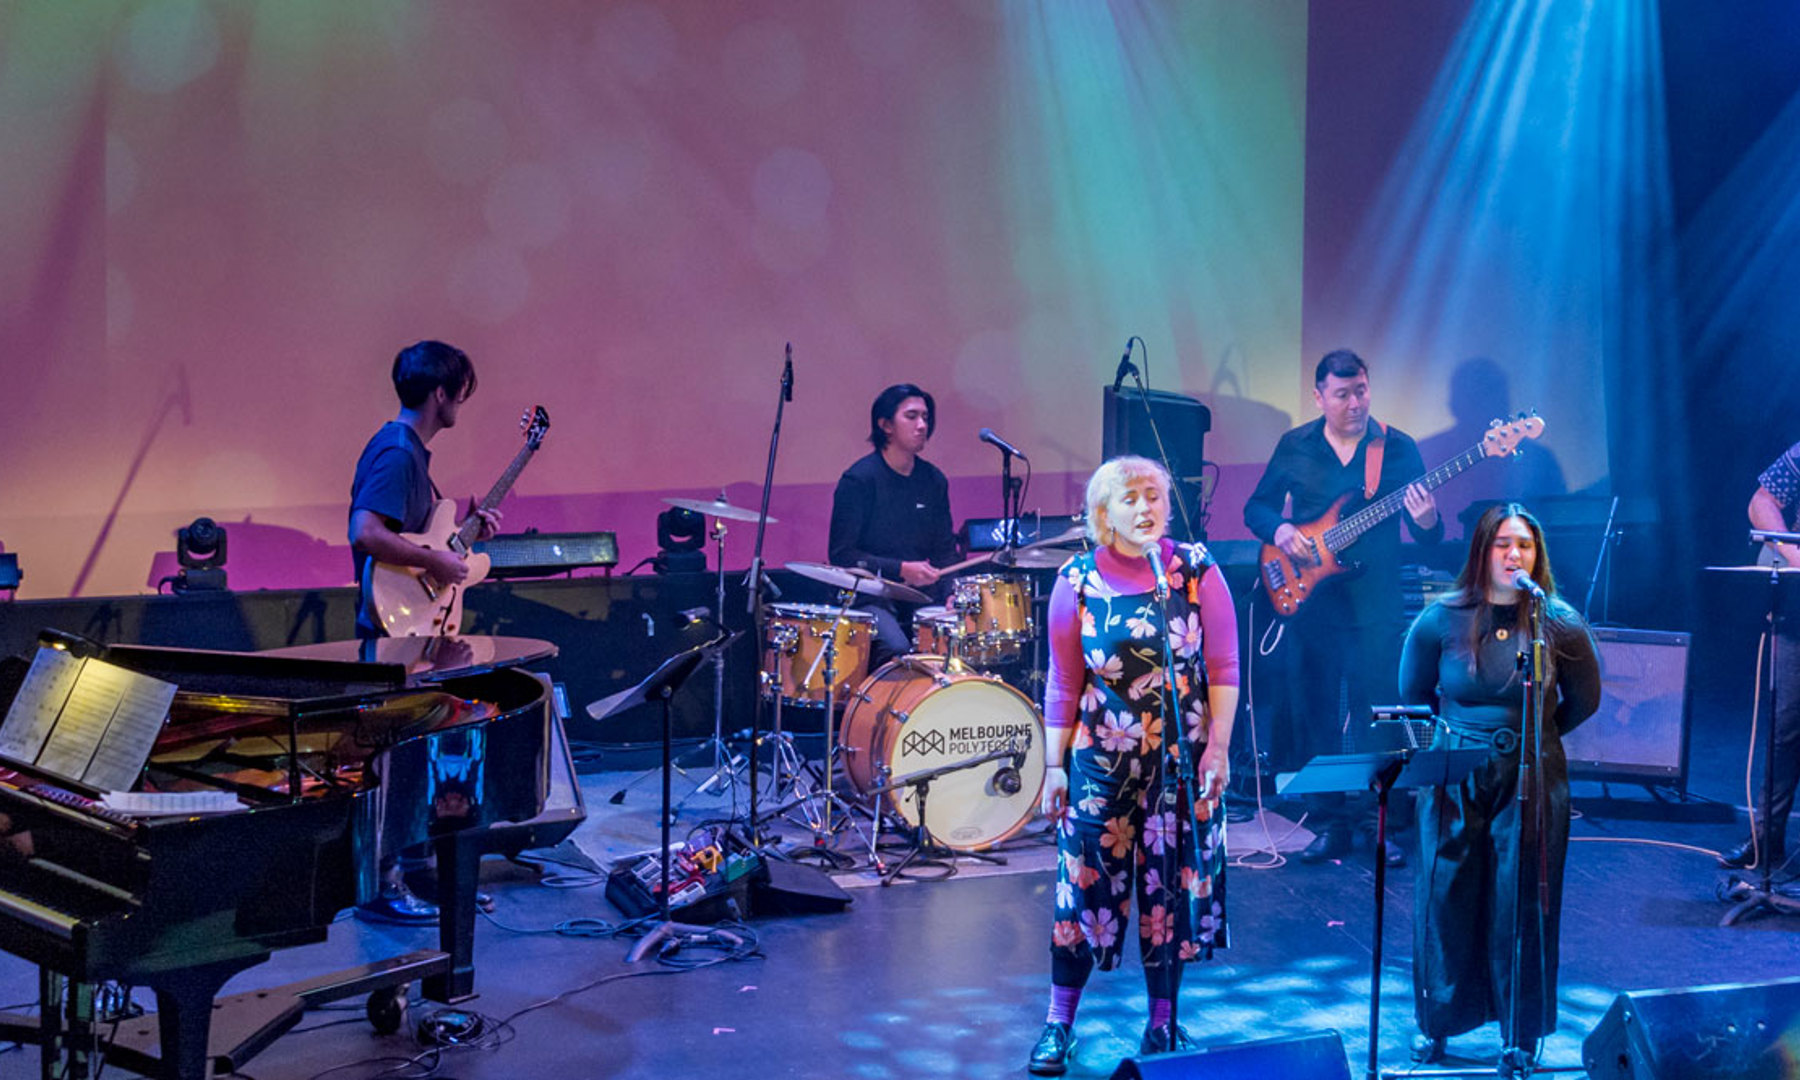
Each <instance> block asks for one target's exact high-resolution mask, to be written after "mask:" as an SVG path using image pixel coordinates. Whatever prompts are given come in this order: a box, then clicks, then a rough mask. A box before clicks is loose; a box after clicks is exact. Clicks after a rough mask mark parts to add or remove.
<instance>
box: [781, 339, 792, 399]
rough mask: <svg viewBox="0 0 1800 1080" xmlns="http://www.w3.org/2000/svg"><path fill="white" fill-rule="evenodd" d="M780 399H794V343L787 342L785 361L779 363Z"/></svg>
mask: <svg viewBox="0 0 1800 1080" xmlns="http://www.w3.org/2000/svg"><path fill="white" fill-rule="evenodd" d="M781 400H783V401H792V400H794V343H793V342H791V341H790V342H788V345H787V362H786V363H784V364H782V365H781Z"/></svg>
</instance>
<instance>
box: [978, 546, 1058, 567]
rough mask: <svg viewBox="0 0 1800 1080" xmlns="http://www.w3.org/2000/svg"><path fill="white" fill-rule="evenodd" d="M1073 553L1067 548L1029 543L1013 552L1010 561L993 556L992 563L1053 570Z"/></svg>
mask: <svg viewBox="0 0 1800 1080" xmlns="http://www.w3.org/2000/svg"><path fill="white" fill-rule="evenodd" d="M1074 554H1075V553H1074V552H1073V551H1070V550H1069V549H1067V548H1060V547H1051V546H1049V545H1045V546H1043V547H1039V546H1038V545H1036V544H1029V545H1027V546H1025V547H1022V548H1020V549H1019V550H1018V551H1017V552H1015V553H1014V554H1013V556H1012V559H1011V560H1010V561H1009V560H1007V559H1005V558H1003V557H997V558H995V559H994V565H996V566H1016V567H1018V568H1019V569H1021V570H1055V569H1057V568H1058V567H1060V566H1062V564H1063V563H1066V562H1068V561H1069V559H1070V558H1072V557H1073V556H1074Z"/></svg>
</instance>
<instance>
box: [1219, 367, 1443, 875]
mask: <svg viewBox="0 0 1800 1080" xmlns="http://www.w3.org/2000/svg"><path fill="white" fill-rule="evenodd" d="M1313 400H1314V401H1315V402H1317V404H1318V406H1319V409H1320V411H1321V412H1322V413H1323V414H1324V415H1323V416H1321V417H1320V418H1319V419H1317V420H1314V421H1312V422H1310V423H1307V424H1302V425H1300V426H1299V427H1297V428H1294V429H1293V430H1292V431H1289V432H1288V433H1287V434H1286V435H1283V436H1282V437H1281V441H1280V442H1279V443H1278V444H1277V445H1276V447H1275V453H1274V455H1273V456H1272V457H1271V458H1270V459H1269V465H1268V468H1267V469H1266V470H1264V472H1263V476H1262V479H1261V481H1259V482H1258V483H1257V485H1256V490H1255V492H1253V493H1252V494H1251V496H1250V500H1249V502H1248V503H1246V504H1245V506H1244V524H1246V525H1248V526H1249V528H1250V531H1251V532H1253V533H1255V534H1256V536H1257V537H1258V538H1259V539H1261V540H1262V541H1263V543H1265V544H1273V545H1274V546H1276V547H1278V548H1281V549H1282V551H1283V552H1285V553H1286V554H1288V555H1289V556H1290V557H1292V558H1294V559H1296V560H1300V559H1303V558H1305V557H1306V556H1307V551H1306V548H1305V541H1304V538H1303V537H1301V535H1300V532H1299V530H1298V529H1297V528H1296V525H1297V524H1308V523H1311V522H1313V521H1314V520H1315V519H1317V518H1319V517H1320V516H1321V515H1324V514H1325V513H1326V512H1327V511H1329V510H1330V509H1331V507H1332V506H1333V504H1334V503H1336V501H1337V500H1338V499H1339V498H1341V497H1343V496H1345V495H1346V494H1350V495H1352V499H1351V502H1350V509H1354V508H1355V507H1356V506H1358V505H1362V504H1365V503H1368V502H1373V501H1375V500H1377V499H1380V498H1382V497H1383V496H1385V495H1388V494H1391V493H1393V492H1395V491H1401V490H1403V489H1404V495H1403V500H1404V513H1400V514H1396V515H1395V516H1393V517H1390V518H1387V519H1386V520H1384V521H1382V522H1380V523H1379V524H1376V525H1375V526H1374V527H1373V528H1371V529H1369V530H1368V532H1366V533H1364V534H1363V535H1362V536H1361V537H1360V538H1359V539H1357V540H1356V542H1355V543H1353V544H1351V545H1349V546H1348V547H1346V548H1344V550H1343V551H1342V552H1341V553H1340V555H1339V557H1340V558H1341V559H1342V560H1343V561H1345V562H1355V563H1358V564H1360V565H1361V566H1362V568H1363V569H1362V573H1360V574H1358V575H1354V576H1351V575H1345V576H1341V577H1338V578H1337V579H1335V580H1331V581H1327V582H1321V583H1320V584H1321V587H1320V588H1319V590H1318V592H1317V594H1316V595H1311V596H1309V597H1308V599H1307V601H1306V603H1305V604H1304V605H1303V606H1302V607H1300V608H1299V610H1298V611H1296V612H1295V613H1294V615H1293V617H1292V618H1291V619H1290V620H1289V621H1288V623H1287V627H1286V633H1287V634H1288V635H1289V637H1288V640H1289V641H1290V643H1291V645H1292V650H1293V651H1292V660H1293V664H1294V685H1295V686H1297V687H1298V693H1297V700H1295V701H1293V702H1292V706H1293V707H1292V708H1290V709H1289V711H1288V724H1287V726H1286V728H1285V730H1284V729H1282V728H1281V727H1278V729H1277V731H1276V738H1275V754H1276V757H1277V761H1276V766H1277V768H1281V769H1293V768H1298V767H1299V766H1300V765H1302V764H1304V763H1305V762H1306V761H1307V760H1308V759H1310V758H1312V757H1313V756H1315V755H1318V754H1335V753H1341V752H1343V749H1344V742H1345V740H1344V735H1345V734H1346V733H1348V735H1349V737H1350V738H1349V743H1350V744H1351V745H1352V746H1358V747H1361V746H1366V745H1367V742H1366V738H1365V735H1366V732H1367V729H1368V724H1369V706H1370V705H1371V704H1373V703H1374V702H1373V701H1372V697H1373V696H1375V695H1382V694H1384V692H1385V691H1387V690H1388V689H1389V688H1391V687H1392V686H1393V684H1394V679H1395V676H1396V673H1397V672H1398V671H1399V667H1400V641H1401V637H1402V635H1403V634H1404V632H1405V630H1406V626H1405V623H1404V620H1403V607H1402V601H1401V596H1400V518H1405V519H1406V523H1407V528H1408V529H1409V530H1411V532H1412V534H1413V537H1414V538H1415V539H1417V540H1419V541H1420V542H1422V543H1436V542H1437V541H1438V540H1441V539H1442V538H1443V535H1444V524H1443V522H1442V521H1441V520H1440V519H1439V515H1438V512H1437V504H1436V502H1435V501H1433V499H1432V497H1431V493H1430V492H1429V491H1428V490H1426V488H1425V487H1424V486H1422V485H1419V484H1411V485H1410V486H1408V485H1409V483H1410V482H1411V481H1412V480H1413V479H1415V478H1417V477H1419V476H1421V475H1422V474H1423V473H1424V472H1425V464H1424V462H1423V460H1422V459H1421V458H1420V456H1419V447H1418V444H1417V443H1416V442H1414V441H1413V439H1412V436H1410V435H1407V434H1406V433H1405V432H1403V431H1400V430H1399V429H1397V428H1394V427H1389V426H1387V425H1384V424H1381V423H1379V422H1378V421H1375V420H1374V419H1372V418H1371V417H1370V415H1369V367H1368V365H1367V364H1366V363H1364V362H1363V359H1362V357H1360V356H1358V355H1356V354H1355V353H1353V352H1351V351H1350V350H1348V349H1338V350H1336V351H1334V352H1330V353H1327V354H1325V357H1324V358H1323V359H1322V360H1320V361H1319V364H1318V367H1317V368H1316V369H1315V370H1314V373H1313ZM1371 488H1372V490H1371ZM1290 500H1291V505H1290ZM1346 702H1347V707H1346ZM1307 814H1308V819H1307V824H1308V827H1309V828H1311V829H1312V831H1313V832H1314V833H1315V834H1316V835H1317V839H1315V840H1314V841H1313V843H1312V845H1311V846H1309V847H1308V848H1307V849H1306V851H1305V852H1303V853H1302V855H1301V859H1302V861H1304V862H1319V861H1322V860H1324V859H1330V858H1337V857H1339V856H1342V855H1344V854H1347V853H1348V852H1349V850H1350V845H1351V839H1352V837H1351V828H1350V827H1351V819H1352V815H1351V813H1350V812H1349V811H1348V809H1347V808H1346V806H1345V803H1344V798H1343V796H1318V795H1315V796H1310V797H1309V798H1308V808H1307ZM1401 816H1402V818H1404V815H1401ZM1383 855H1384V857H1385V858H1386V859H1387V860H1388V862H1389V864H1390V865H1399V864H1401V863H1403V862H1404V861H1405V857H1404V855H1403V854H1402V851H1401V848H1400V847H1399V846H1398V845H1396V844H1393V843H1390V844H1389V846H1388V850H1387V851H1386V852H1384V853H1383Z"/></svg>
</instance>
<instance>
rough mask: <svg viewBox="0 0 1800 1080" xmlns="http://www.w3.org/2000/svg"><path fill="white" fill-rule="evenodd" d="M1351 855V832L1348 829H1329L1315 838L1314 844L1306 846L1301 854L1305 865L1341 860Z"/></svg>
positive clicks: (1301, 859)
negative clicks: (1328, 860)
mask: <svg viewBox="0 0 1800 1080" xmlns="http://www.w3.org/2000/svg"><path fill="white" fill-rule="evenodd" d="M1348 854H1350V832H1349V830H1348V829H1339V828H1327V829H1326V830H1325V831H1324V832H1322V833H1320V834H1319V835H1317V836H1315V837H1313V842H1312V843H1310V844H1308V845H1306V850H1304V851H1302V852H1301V853H1300V861H1301V862H1303V863H1321V862H1324V861H1325V860H1326V859H1341V858H1343V857H1344V856H1346V855H1348Z"/></svg>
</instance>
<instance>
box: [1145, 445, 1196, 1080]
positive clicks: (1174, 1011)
mask: <svg viewBox="0 0 1800 1080" xmlns="http://www.w3.org/2000/svg"><path fill="white" fill-rule="evenodd" d="M1152 423H1153V424H1154V421H1152ZM1152 543H1155V544H1158V545H1160V544H1161V543H1162V538H1161V537H1158V538H1157V539H1156V540H1154V541H1152ZM1161 555H1162V553H1161V551H1158V552H1157V556H1158V558H1161ZM1189 572H1190V573H1191V572H1192V567H1189ZM1162 580H1163V581H1167V580H1168V575H1167V573H1166V572H1165V573H1164V574H1163V575H1162ZM1154 595H1155V597H1156V608H1157V613H1158V615H1159V616H1160V617H1161V619H1162V625H1161V627H1160V628H1159V632H1160V633H1161V634H1162V653H1163V685H1162V725H1163V746H1164V750H1163V754H1164V761H1163V769H1162V792H1161V798H1160V799H1159V800H1158V805H1160V804H1161V802H1162V800H1165V799H1168V798H1169V795H1170V791H1169V787H1170V784H1171V780H1170V776H1169V770H1168V760H1167V755H1168V750H1167V747H1168V745H1169V743H1170V741H1171V740H1173V741H1174V743H1175V745H1176V763H1177V764H1176V775H1175V777H1174V780H1173V784H1174V788H1175V791H1174V803H1175V836H1174V842H1173V843H1171V844H1170V845H1169V846H1168V848H1167V849H1166V850H1167V851H1168V852H1169V853H1170V854H1172V855H1173V856H1174V858H1175V864H1174V865H1173V866H1170V865H1169V856H1168V855H1165V856H1164V857H1163V871H1164V873H1163V881H1165V882H1170V881H1173V882H1180V881H1181V851H1182V843H1183V840H1182V837H1183V836H1184V835H1185V836H1186V837H1187V840H1186V842H1187V843H1188V844H1191V845H1192V846H1193V849H1194V850H1193V856H1194V872H1195V873H1199V872H1200V838H1199V836H1198V835H1196V833H1195V830H1194V828H1193V821H1192V818H1193V815H1192V813H1190V812H1189V811H1190V808H1189V807H1188V806H1187V805H1186V803H1187V799H1188V796H1189V795H1190V794H1191V793H1192V791H1193V780H1194V760H1193V756H1192V754H1191V753H1190V751H1189V749H1188V741H1187V733H1186V732H1185V731H1182V730H1181V710H1180V709H1179V708H1178V707H1177V706H1176V702H1175V643H1174V641H1172V640H1170V637H1169V594H1168V591H1167V589H1166V587H1165V586H1163V585H1162V584H1161V583H1160V582H1159V583H1158V586H1157V589H1156V592H1155V594H1154ZM1200 692H1202V693H1204V691H1200ZM1182 902H1183V903H1187V904H1188V905H1189V908H1188V914H1189V916H1190V923H1191V921H1192V920H1191V916H1192V914H1193V907H1192V904H1191V902H1190V900H1189V899H1188V898H1186V897H1184V898H1183V901H1182ZM1143 917H1144V913H1143V912H1141V911H1140V912H1138V918H1140V919H1142V918H1143ZM1179 925H1180V921H1179V920H1177V926H1179ZM1196 929H1198V928H1197V927H1195V926H1192V925H1190V926H1189V927H1188V932H1189V933H1193V932H1194V931H1195V930H1196ZM1170 951H1171V956H1170V958H1169V962H1170V967H1171V969H1173V970H1176V971H1178V970H1179V969H1178V967H1177V965H1179V964H1180V962H1181V944H1180V942H1175V941H1172V942H1170ZM1169 982H1170V985H1169V1028H1168V1031H1167V1048H1168V1049H1169V1050H1171V1051H1173V1050H1179V1049H1180V1048H1181V1047H1180V1044H1179V1043H1177V1042H1176V1033H1177V1032H1178V1031H1180V1030H1181V1026H1180V1021H1181V980H1180V978H1179V976H1178V975H1176V976H1174V977H1172V978H1171V979H1170V980H1169Z"/></svg>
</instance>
